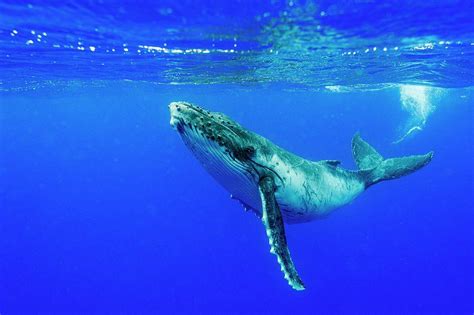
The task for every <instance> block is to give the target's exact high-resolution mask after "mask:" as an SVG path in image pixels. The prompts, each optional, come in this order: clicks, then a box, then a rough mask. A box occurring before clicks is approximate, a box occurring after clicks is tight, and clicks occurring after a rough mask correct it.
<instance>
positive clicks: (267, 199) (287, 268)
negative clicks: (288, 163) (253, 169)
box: [259, 177, 305, 291]
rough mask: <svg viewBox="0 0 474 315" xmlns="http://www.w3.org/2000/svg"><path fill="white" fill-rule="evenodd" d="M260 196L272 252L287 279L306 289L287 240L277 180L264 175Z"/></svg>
mask: <svg viewBox="0 0 474 315" xmlns="http://www.w3.org/2000/svg"><path fill="white" fill-rule="evenodd" d="M259 191H260V197H261V199H262V212H263V215H262V221H263V223H264V224H265V229H266V232H267V236H268V240H269V242H270V247H271V249H270V252H271V253H273V254H275V255H276V256H277V258H278V263H279V264H280V266H281V270H282V271H283V273H284V275H285V279H286V280H288V283H289V284H290V285H291V287H292V288H293V289H295V290H298V291H300V290H304V289H305V287H304V284H303V281H301V279H300V277H299V276H298V273H297V271H296V268H295V266H294V264H293V261H292V260H291V256H290V252H289V250H288V244H287V242H286V235H285V226H284V223H283V217H282V215H281V212H280V207H279V206H278V203H277V201H276V199H275V182H274V181H273V179H272V178H271V177H263V178H261V179H260V182H259Z"/></svg>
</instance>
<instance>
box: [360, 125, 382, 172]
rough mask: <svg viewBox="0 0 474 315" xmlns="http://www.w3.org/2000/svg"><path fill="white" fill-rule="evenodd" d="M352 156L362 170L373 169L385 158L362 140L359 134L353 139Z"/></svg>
mask: <svg viewBox="0 0 474 315" xmlns="http://www.w3.org/2000/svg"><path fill="white" fill-rule="evenodd" d="M352 155H353V156H354V160H355V162H356V164H357V166H358V167H359V169H360V170H368V169H373V168H375V167H377V165H379V164H380V163H382V161H383V157H382V156H381V155H380V154H379V153H378V152H377V151H375V149H374V148H373V147H372V146H371V145H370V144H368V143H367V142H365V141H364V140H362V138H361V137H360V135H359V133H356V134H355V135H354V137H353V138H352Z"/></svg>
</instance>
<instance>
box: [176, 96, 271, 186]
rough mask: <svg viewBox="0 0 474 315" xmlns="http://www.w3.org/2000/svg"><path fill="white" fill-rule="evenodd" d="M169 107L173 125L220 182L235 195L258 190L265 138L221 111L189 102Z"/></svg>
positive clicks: (177, 103)
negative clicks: (249, 190) (243, 191)
mask: <svg viewBox="0 0 474 315" xmlns="http://www.w3.org/2000/svg"><path fill="white" fill-rule="evenodd" d="M169 110H170V115H171V120H170V124H171V126H173V127H174V128H175V129H176V130H177V131H178V133H179V134H180V135H181V138H182V139H183V141H184V143H185V144H186V146H187V147H188V148H189V149H190V150H191V151H192V152H193V153H194V155H195V156H196V158H197V159H198V160H199V161H200V162H201V163H202V164H203V166H204V167H205V168H206V170H207V171H208V172H209V173H210V174H211V175H212V176H213V177H214V178H215V179H216V180H217V181H218V182H220V183H221V184H222V185H223V186H224V187H225V188H227V190H229V191H230V192H231V193H232V194H234V195H238V190H246V189H250V188H249V186H250V185H251V186H252V190H255V189H256V185H255V184H256V182H258V180H259V178H260V176H261V173H262V168H261V167H260V163H259V160H260V159H261V154H262V152H263V151H264V147H265V145H264V144H265V142H264V140H263V138H262V137H260V136H258V135H256V134H255V133H253V132H250V131H248V130H246V129H245V128H243V127H242V126H241V125H239V124H238V123H236V122H235V121H233V120H231V119H230V118H228V117H227V116H225V115H224V114H222V113H218V112H211V111H208V110H205V109H203V108H201V107H199V106H196V105H192V104H190V103H186V102H173V103H171V104H170V105H169ZM255 191H256V190H255Z"/></svg>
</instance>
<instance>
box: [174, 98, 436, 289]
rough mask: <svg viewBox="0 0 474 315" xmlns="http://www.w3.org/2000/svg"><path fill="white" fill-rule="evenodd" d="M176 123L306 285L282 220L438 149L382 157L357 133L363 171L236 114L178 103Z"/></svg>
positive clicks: (332, 201)
mask: <svg viewBox="0 0 474 315" xmlns="http://www.w3.org/2000/svg"><path fill="white" fill-rule="evenodd" d="M169 109H170V114H171V121H170V124H171V125H172V126H173V127H174V128H176V130H177V131H178V132H179V134H180V135H181V138H182V139H183V141H184V143H185V144H186V146H188V148H189V149H190V150H191V151H192V152H193V153H194V155H195V156H196V158H197V159H198V160H199V161H200V162H201V163H202V165H203V166H204V168H205V169H206V170H207V171H208V172H209V173H210V174H211V175H212V176H213V177H214V178H215V179H216V180H217V181H218V182H219V183H220V184H222V185H223V186H224V187H225V188H226V189H227V190H228V191H229V192H230V193H231V194H232V196H233V198H235V199H238V200H240V201H241V202H242V204H243V205H244V206H245V207H246V208H250V209H252V210H253V211H254V212H255V213H256V214H257V215H258V216H259V217H260V218H261V219H262V220H263V223H264V225H265V228H266V232H267V236H268V238H269V242H270V247H271V252H272V253H274V254H275V255H276V256H277V258H278V262H279V264H280V266H281V270H282V271H283V273H284V276H285V279H287V280H288V283H289V284H290V285H291V286H292V287H293V289H296V290H304V289H305V286H304V284H303V282H302V281H301V279H300V277H299V275H298V273H297V272H296V269H295V266H294V264H293V261H292V259H291V257H290V253H289V251H288V246H287V241H286V236H285V227H284V223H283V222H286V223H300V222H307V221H310V220H313V219H316V218H319V217H323V216H326V215H327V214H329V213H330V212H331V211H332V210H334V209H336V208H338V207H341V206H343V205H345V204H348V203H350V202H351V201H352V200H353V199H354V198H355V197H357V196H358V195H359V194H360V193H362V192H363V191H365V189H367V188H368V187H369V186H371V185H373V184H376V183H378V182H381V181H383V180H389V179H395V178H398V177H401V176H404V175H408V174H410V173H412V172H414V171H416V170H418V169H420V168H421V167H423V166H425V165H426V164H428V163H429V162H430V161H431V159H432V156H433V153H432V152H430V153H428V154H425V155H414V156H407V157H401V158H391V159H384V158H383V157H382V156H381V155H380V154H379V153H378V152H377V151H375V149H374V148H372V147H371V146H370V145H369V144H368V143H366V142H365V141H364V140H362V138H361V137H360V136H359V135H358V134H356V135H355V136H354V138H353V140H352V153H353V155H354V159H355V162H356V164H357V166H358V168H359V169H358V170H356V171H349V170H345V169H343V168H341V167H340V166H339V165H340V162H339V161H336V160H324V161H318V162H313V161H308V160H306V159H303V158H301V157H299V156H296V155H294V154H292V153H290V152H288V151H286V150H284V149H282V148H280V147H278V146H276V145H275V144H273V143H271V142H270V141H269V140H267V139H265V138H264V137H262V136H259V135H257V134H255V133H253V132H251V131H249V130H247V129H245V128H243V127H242V126H240V125H239V124H238V123H236V122H234V121H232V120H231V119H229V118H228V117H227V116H225V115H223V114H221V113H217V112H210V111H207V110H205V109H203V108H201V107H198V106H195V105H192V104H189V103H186V102H173V103H171V104H170V105H169Z"/></svg>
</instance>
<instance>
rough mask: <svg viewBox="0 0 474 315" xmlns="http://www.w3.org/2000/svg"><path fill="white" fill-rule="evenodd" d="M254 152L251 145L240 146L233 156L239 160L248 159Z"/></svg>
mask: <svg viewBox="0 0 474 315" xmlns="http://www.w3.org/2000/svg"><path fill="white" fill-rule="evenodd" d="M254 154H255V148H253V147H245V148H241V149H239V150H237V151H235V152H234V156H235V157H236V158H237V159H239V160H241V161H245V160H248V159H250V158H251V157H253V156H254Z"/></svg>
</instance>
